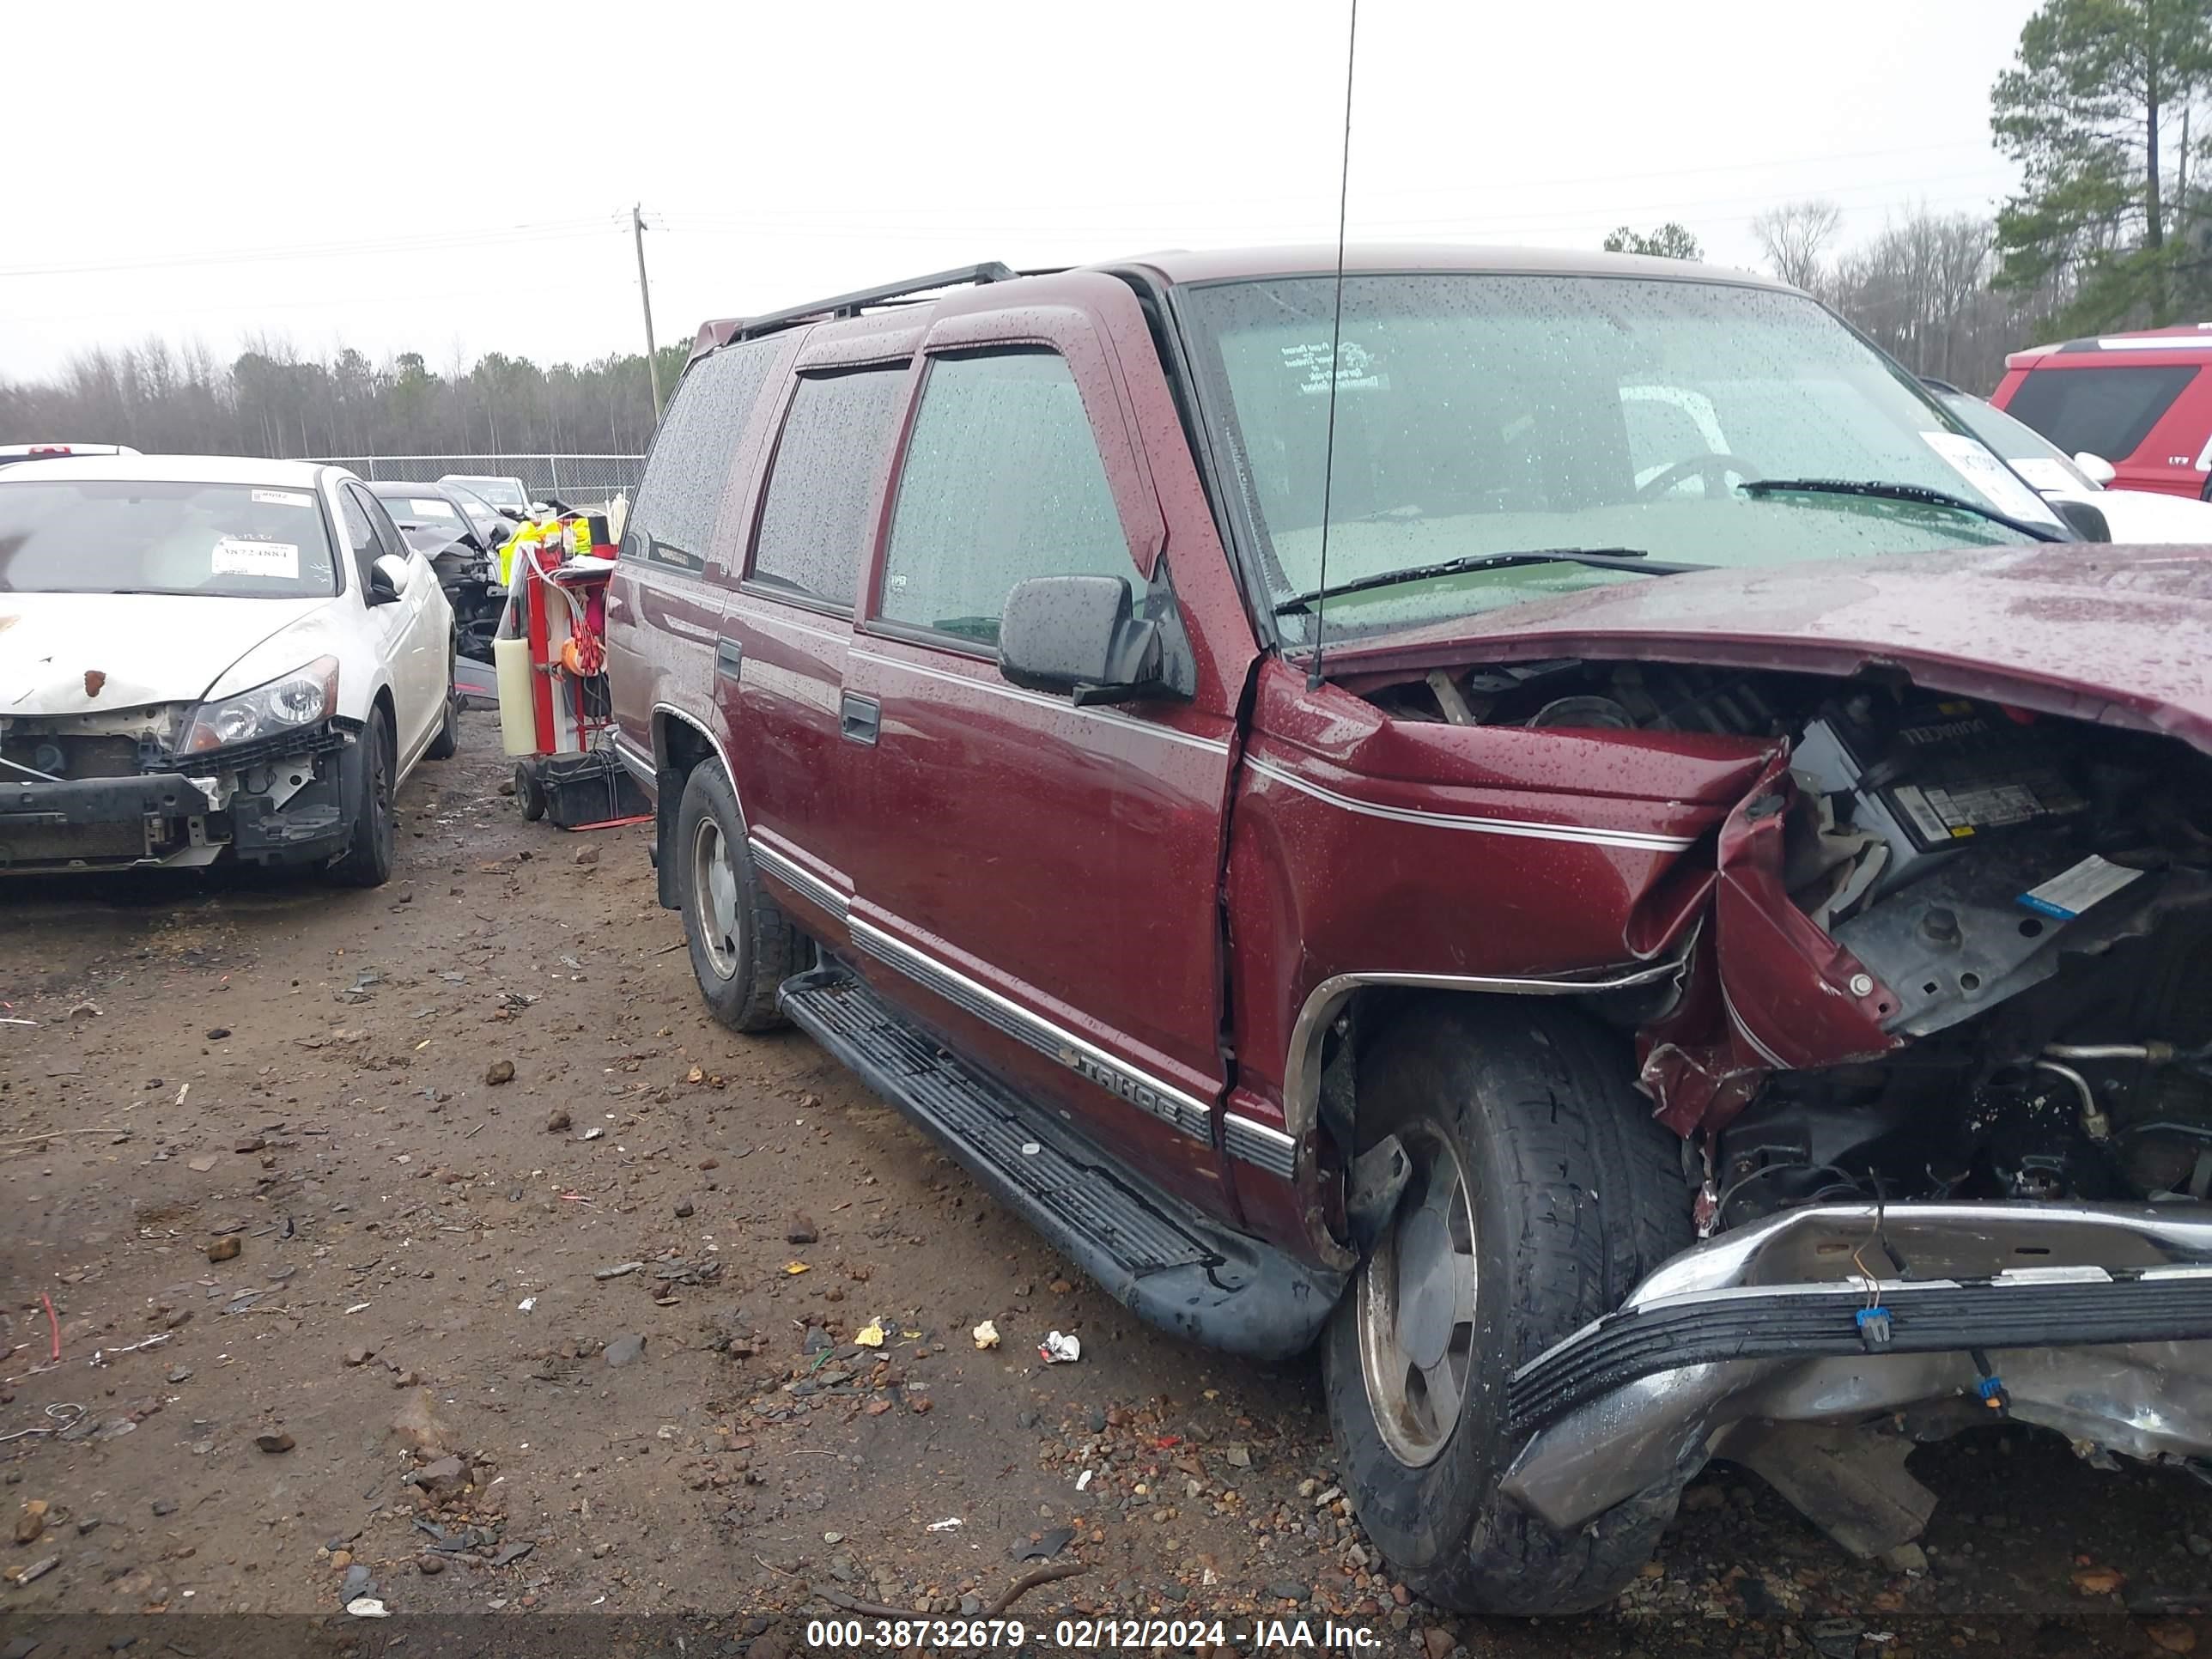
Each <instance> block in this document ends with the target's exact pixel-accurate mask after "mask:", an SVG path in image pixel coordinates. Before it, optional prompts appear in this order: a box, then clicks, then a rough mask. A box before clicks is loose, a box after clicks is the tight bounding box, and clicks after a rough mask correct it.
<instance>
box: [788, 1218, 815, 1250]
mask: <svg viewBox="0 0 2212 1659" xmlns="http://www.w3.org/2000/svg"><path fill="white" fill-rule="evenodd" d="M820 1237H822V1233H821V1231H820V1230H819V1229H818V1228H817V1227H816V1226H815V1225H814V1218H812V1217H811V1216H805V1215H795V1216H793V1217H792V1218H791V1221H790V1224H789V1225H787V1226H786V1227H785V1228H784V1230H783V1242H784V1243H787V1244H811V1243H815V1242H816V1241H817V1239H819V1238H820Z"/></svg>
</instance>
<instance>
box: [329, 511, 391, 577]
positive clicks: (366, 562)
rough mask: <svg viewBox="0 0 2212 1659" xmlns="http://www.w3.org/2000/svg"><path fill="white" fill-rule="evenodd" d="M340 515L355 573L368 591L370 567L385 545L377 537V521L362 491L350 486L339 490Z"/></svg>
mask: <svg viewBox="0 0 2212 1659" xmlns="http://www.w3.org/2000/svg"><path fill="white" fill-rule="evenodd" d="M338 517H339V520H340V521H341V522H342V523H343V525H344V526H345V538H346V546H347V547H348V548H349V550H351V551H352V553H353V568H354V574H355V575H356V577H357V578H358V579H359V580H360V582H361V591H362V593H363V594H364V595H365V594H367V593H368V571H369V567H370V566H371V565H373V564H374V563H375V562H376V557H377V555H378V554H380V553H381V552H383V551H384V549H383V547H382V546H381V545H380V544H379V543H378V541H377V539H376V525H375V521H374V520H372V519H371V518H370V517H369V516H368V509H367V508H365V507H362V504H361V500H360V492H359V491H357V490H356V489H352V488H351V487H348V488H346V489H341V490H339V491H338Z"/></svg>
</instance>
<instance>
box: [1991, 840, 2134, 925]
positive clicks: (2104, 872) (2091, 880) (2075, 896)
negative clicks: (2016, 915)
mask: <svg viewBox="0 0 2212 1659" xmlns="http://www.w3.org/2000/svg"><path fill="white" fill-rule="evenodd" d="M2140 878H2142V871H2140V870H2130V869H2128V868H2127V867H2126V866H2124V865H2118V864H2114V863H2112V862H2111V861H2110V860H2106V859H2100V858H2098V857H2097V856H2095V855H2094V854H2091V855H2090V856H2089V857H2087V858H2086V859H2083V860H2081V863H2079V864H2077V865H2075V866H2074V867H2073V868H2072V869H2070V870H2067V871H2063V872H2061V873H2059V874H2057V875H2055V876H2053V877H2051V879H2050V880H2049V881H2046V882H2045V883H2044V884H2042V885H2041V886H2039V887H2031V888H2029V889H2028V890H2027V891H2026V892H2025V893H2022V894H2021V896H2020V899H2019V903H2020V906H2021V908H2022V909H2025V910H2033V911H2034V912H2035V913H2036V915H2039V916H2049V917H2051V918H2052V919H2053V920H2054V921H2073V920H2074V918H2075V917H2076V916H2078V915H2081V913H2082V912H2083V911H2085V910H2087V908H2089V907H2090V906H2091V905H2093V904H2095V903H2096V902H2098V901H2100V899H2108V898H2110V897H2112V895H2113V894H2115V893H2117V892H2118V891H2119V890H2120V889H2122V888H2123V887H2125V886H2126V885H2127V884H2129V883H2130V882H2132V881H2136V880H2139V879H2140Z"/></svg>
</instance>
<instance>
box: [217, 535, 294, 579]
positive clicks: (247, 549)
mask: <svg viewBox="0 0 2212 1659" xmlns="http://www.w3.org/2000/svg"><path fill="white" fill-rule="evenodd" d="M212 563H213V565H214V569H215V574H216V575H218V576H271V577H275V578H276V579H277V580H281V581H297V580H299V579H300V545H299V544H298V543H297V542H258V541H249V540H247V539H246V538H243V537H239V536H225V537H224V538H222V540H221V541H219V542H217V543H216V544H215V550H214V554H213V559H212Z"/></svg>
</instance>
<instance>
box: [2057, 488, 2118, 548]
mask: <svg viewBox="0 0 2212 1659" xmlns="http://www.w3.org/2000/svg"><path fill="white" fill-rule="evenodd" d="M2044 499H2045V501H2048V502H2050V504H2051V511H2052V512H2053V513H2057V515H2058V516H2059V517H2060V518H2062V519H2063V520H2065V521H2066V522H2067V524H2068V525H2069V526H2070V527H2071V528H2072V530H2073V532H2074V533H2075V535H2077V536H2079V537H2080V538H2081V539H2082V540H2083V541H2085V542H2108V541H2110V540H2112V526H2110V525H2109V524H2107V523H2106V522H2105V513H2104V509H2103V508H2102V507H2099V506H2098V505H2097V504H2096V503H2095V502H2093V501H2083V500H2082V499H2081V497H2080V496H2078V495H2046V496H2045V497H2044Z"/></svg>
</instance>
